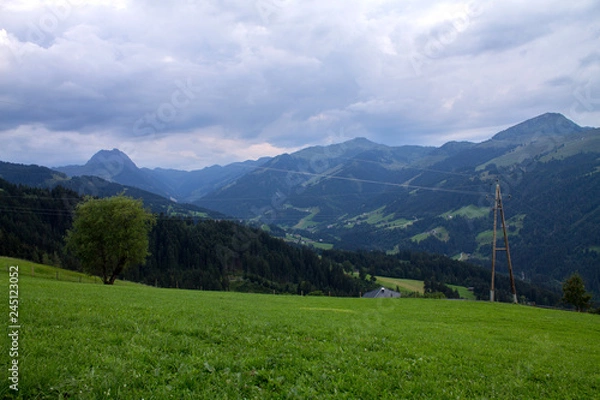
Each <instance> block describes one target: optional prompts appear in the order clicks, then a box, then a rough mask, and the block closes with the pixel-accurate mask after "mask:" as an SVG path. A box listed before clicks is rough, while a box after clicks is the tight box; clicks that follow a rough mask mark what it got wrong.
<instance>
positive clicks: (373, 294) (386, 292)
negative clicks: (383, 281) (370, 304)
mask: <svg viewBox="0 0 600 400" xmlns="http://www.w3.org/2000/svg"><path fill="white" fill-rule="evenodd" d="M362 297H366V298H371V299H377V298H382V297H400V293H398V292H396V291H394V290H391V289H386V288H384V287H381V288H379V289H376V290H372V291H370V292H367V293H365V294H363V296H362Z"/></svg>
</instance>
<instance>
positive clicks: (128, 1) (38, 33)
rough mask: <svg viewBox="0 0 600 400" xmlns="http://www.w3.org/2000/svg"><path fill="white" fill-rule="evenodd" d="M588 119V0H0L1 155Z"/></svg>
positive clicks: (218, 146) (217, 151)
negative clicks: (557, 115) (543, 118)
mask: <svg viewBox="0 0 600 400" xmlns="http://www.w3.org/2000/svg"><path fill="white" fill-rule="evenodd" d="M549 111H551V112H561V113H563V114H564V115H565V116H567V117H568V118H570V119H572V120H573V121H575V122H576V123H578V124H580V125H584V126H600V2H598V1H597V0H577V1H574V2H566V1H564V0H560V1H554V0H533V1H527V2H523V1H520V0H518V1H517V0H515V1H511V0H502V1H500V0H498V1H485V2H484V1H481V2H477V1H423V0H419V1H412V0H392V1H388V0H327V1H324V0H172V1H159V0H89V1H88V0H21V1H20V0H0V160H2V161H11V162H20V163H37V164H42V165H47V166H58V165H65V164H82V163H84V162H85V161H86V160H87V159H89V158H90V157H91V156H92V155H93V154H94V153H95V152H96V151H98V150H100V149H112V148H119V149H121V150H123V151H124V152H126V153H127V154H128V155H129V156H130V157H131V158H132V159H133V161H134V162H136V164H138V166H145V167H157V166H161V167H170V168H179V169H188V170H189V169H197V168H202V167H205V166H208V165H212V164H215V163H218V164H226V163H229V162H233V161H240V160H245V159H256V158H258V157H260V156H266V155H270V156H272V155H276V154H281V153H284V152H290V151H294V150H297V149H299V148H302V147H306V146H310V145H322V144H329V143H337V142H342V141H345V140H348V139H351V138H354V137H358V136H363V137H367V138H369V139H371V140H373V141H375V142H378V143H383V144H387V145H403V144H422V145H435V146H439V145H441V144H443V143H445V142H447V141H450V140H469V141H474V142H478V141H483V140H485V139H488V138H489V137H491V136H492V135H493V134H494V133H496V132H498V131H499V130H501V129H503V128H506V127H508V126H511V125H514V124H516V123H518V122H521V121H524V120H526V119H529V118H532V117H534V116H536V115H539V114H542V113H545V112H549Z"/></svg>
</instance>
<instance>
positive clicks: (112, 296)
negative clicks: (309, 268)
mask: <svg viewBox="0 0 600 400" xmlns="http://www.w3.org/2000/svg"><path fill="white" fill-rule="evenodd" d="M13 262H17V261H16V260H7V259H1V260H0V267H1V268H0V273H1V274H2V278H1V279H0V283H1V285H2V286H3V287H5V288H7V287H8V280H9V279H8V270H7V265H8V264H10V263H13ZM18 263H19V265H21V264H22V265H26V263H25V262H18ZM48 268H50V267H48ZM28 269H31V264H28V265H27V266H25V267H21V268H20V271H23V272H22V273H21V274H20V276H19V324H20V326H21V328H20V332H19V355H18V362H19V386H18V388H19V391H18V392H15V391H13V390H11V389H10V388H9V384H10V382H9V381H8V379H7V377H8V373H7V368H6V366H8V365H9V363H10V362H11V358H10V357H9V352H8V351H3V352H2V355H1V356H0V360H1V362H2V365H3V368H2V370H3V372H2V374H3V375H4V376H3V377H2V380H1V383H0V398H4V399H12V398H22V399H67V398H68V399H111V398H114V399H142V398H143V399H146V400H147V399H170V398H172V399H199V398H200V399H202V398H206V399H243V398H247V399H269V398H273V399H310V398H313V399H314V398H319V399H327V398H332V399H333V398H335V399H376V398H394V399H414V398H423V399H592V398H599V397H600V395H599V393H600V369H599V368H598V366H599V365H600V345H599V343H598V339H599V338H600V318H599V317H598V316H597V315H591V314H579V313H574V312H565V311H556V310H547V309H539V308H533V307H526V306H519V305H512V304H499V303H495V304H492V303H488V302H476V301H446V300H431V299H408V298H403V299H359V298H333V297H311V296H307V297H300V296H280V295H258V294H242V293H231V292H201V291H186V290H175V289H157V288H153V287H146V286H142V285H135V284H129V285H127V284H119V285H115V286H104V285H101V284H95V283H93V281H92V282H88V283H86V282H84V281H82V282H79V279H74V280H72V281H66V280H56V279H55V277H52V274H50V276H47V277H42V276H40V274H34V276H31V275H30V274H29V273H26V272H27V270H28ZM65 274H66V271H65ZM1 293H3V295H2V303H3V304H5V306H4V310H5V311H4V314H5V316H6V318H4V320H5V321H7V320H8V313H9V308H8V294H7V290H4V289H3V290H2V291H1ZM6 325H7V326H8V322H7V323H6ZM2 343H3V349H5V348H8V346H10V344H9V339H8V337H7V336H6V335H4V339H3V342H2Z"/></svg>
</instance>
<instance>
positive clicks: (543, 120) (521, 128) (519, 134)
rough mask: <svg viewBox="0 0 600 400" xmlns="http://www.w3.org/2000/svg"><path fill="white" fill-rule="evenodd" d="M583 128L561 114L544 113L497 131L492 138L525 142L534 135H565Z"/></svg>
mask: <svg viewBox="0 0 600 400" xmlns="http://www.w3.org/2000/svg"><path fill="white" fill-rule="evenodd" d="M583 130H584V128H582V127H581V126H579V125H577V124H576V123H575V122H573V121H571V120H570V119H568V118H567V117H565V116H564V115H562V114H559V113H545V114H542V115H538V116H537V117H534V118H531V119H528V120H527V121H524V122H521V123H520V124H517V125H515V126H512V127H510V128H508V129H506V130H504V131H502V132H499V133H497V134H496V135H494V137H493V138H492V139H493V140H503V141H511V142H524V141H526V142H527V141H530V140H532V139H533V138H535V137H540V136H546V137H548V136H565V135H569V134H572V133H577V132H581V131H583Z"/></svg>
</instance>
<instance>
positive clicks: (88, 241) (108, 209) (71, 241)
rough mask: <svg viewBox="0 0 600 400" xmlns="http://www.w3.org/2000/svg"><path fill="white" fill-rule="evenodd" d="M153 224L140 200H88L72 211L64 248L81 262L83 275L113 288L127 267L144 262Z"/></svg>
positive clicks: (152, 219) (121, 198)
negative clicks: (71, 224)
mask: <svg viewBox="0 0 600 400" xmlns="http://www.w3.org/2000/svg"><path fill="white" fill-rule="evenodd" d="M154 223H155V218H154V216H153V215H152V214H150V213H149V212H147V211H146V210H145V209H144V207H143V203H142V201H141V200H134V199H132V198H130V197H126V196H124V195H119V196H114V197H108V198H104V199H95V198H87V199H86V201H84V202H83V203H80V204H79V205H78V206H77V208H76V209H75V218H74V221H73V227H72V229H71V230H69V232H68V233H67V248H68V249H70V250H71V251H73V253H74V254H75V256H76V257H78V258H79V259H80V261H81V263H82V265H83V268H84V270H85V271H87V272H88V273H91V274H94V275H99V276H101V277H102V280H103V282H104V283H105V284H108V285H112V284H113V283H114V281H115V279H116V278H117V276H118V275H119V274H121V273H122V272H123V271H124V270H126V269H127V268H128V267H130V266H132V265H136V264H142V263H144V262H145V260H146V257H147V256H148V254H149V253H148V233H149V231H150V229H151V228H152V226H153V225H154Z"/></svg>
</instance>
